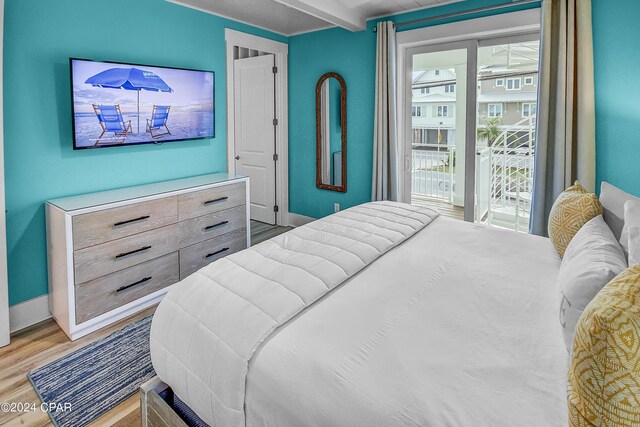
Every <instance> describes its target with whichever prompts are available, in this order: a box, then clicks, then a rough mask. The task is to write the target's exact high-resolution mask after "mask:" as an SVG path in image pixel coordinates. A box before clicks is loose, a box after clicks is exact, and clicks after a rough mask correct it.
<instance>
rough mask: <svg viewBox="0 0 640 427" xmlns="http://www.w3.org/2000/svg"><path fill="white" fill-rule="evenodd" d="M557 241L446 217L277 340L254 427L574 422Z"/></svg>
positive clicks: (259, 377) (252, 373)
mask: <svg viewBox="0 0 640 427" xmlns="http://www.w3.org/2000/svg"><path fill="white" fill-rule="evenodd" d="M559 265H560V260H559V259H558V256H557V255H556V253H555V251H554V249H553V246H552V245H551V243H550V242H549V240H548V239H543V238H540V237H534V236H528V235H522V234H518V233H514V232H510V231H500V230H496V229H491V228H487V227H484V226H477V225H473V224H469V223H464V222H461V221H454V220H450V219H448V218H443V217H439V218H437V219H436V220H434V221H433V223H432V224H431V225H429V226H428V227H426V228H424V229H423V230H422V231H420V232H419V233H417V234H416V235H415V236H414V237H413V238H411V239H409V240H407V241H406V242H405V243H403V244H402V245H400V246H398V247H396V248H395V249H393V250H391V251H390V252H388V253H387V254H385V255H384V256H383V257H381V258H380V259H378V260H377V261H376V262H375V263H373V264H371V265H370V266H369V267H367V268H366V269H365V270H363V271H361V272H360V273H359V274H358V275H357V276H355V277H353V278H352V279H350V280H349V281H347V282H345V283H344V284H343V285H342V286H341V287H340V288H339V289H337V290H336V291H335V292H333V293H331V294H330V295H328V296H327V297H325V298H324V299H323V300H321V301H319V302H317V303H316V304H315V305H314V306H313V307H310V308H309V309H307V310H305V311H304V312H303V313H302V314H300V315H299V316H297V317H296V318H295V319H293V320H292V321H290V322H289V323H288V324H287V325H285V326H284V327H282V328H280V329H279V330H278V331H277V332H276V333H274V334H273V335H271V337H270V338H269V339H268V341H267V342H265V343H264V345H263V346H262V347H261V349H260V350H259V352H257V353H256V354H255V356H254V358H253V360H252V362H251V364H250V365H249V375H248V377H247V395H246V416H247V425H249V426H369V427H372V426H406V425H410V426H437V427H439V426H465V427H466V426H469V427H483V426H487V427H500V426H504V427H517V426H531V427H553V426H566V424H567V412H566V367H567V354H566V350H565V349H564V346H563V341H562V334H561V331H560V327H559V321H558V304H557V301H556V287H555V279H556V275H557V271H558V269H559Z"/></svg>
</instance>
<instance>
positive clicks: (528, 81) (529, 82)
mask: <svg viewBox="0 0 640 427" xmlns="http://www.w3.org/2000/svg"><path fill="white" fill-rule="evenodd" d="M524 84H525V86H530V85H532V84H533V76H529V77H525V78H524Z"/></svg>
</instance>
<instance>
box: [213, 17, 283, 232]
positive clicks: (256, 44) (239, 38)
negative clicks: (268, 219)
mask: <svg viewBox="0 0 640 427" xmlns="http://www.w3.org/2000/svg"><path fill="white" fill-rule="evenodd" d="M224 32H225V41H226V45H227V170H228V172H229V173H230V174H235V172H236V171H235V159H234V155H235V123H234V111H235V101H234V96H233V87H234V77H233V60H234V57H233V51H234V47H235V46H239V47H244V48H248V49H253V50H258V51H261V52H266V53H272V54H274V55H275V62H276V67H278V72H277V73H276V117H277V119H278V126H277V127H276V150H277V154H278V162H277V164H276V204H277V205H278V207H279V212H278V215H277V222H276V223H277V225H282V226H288V225H289V167H288V165H289V155H288V152H289V131H288V130H289V120H288V95H287V94H288V83H287V82H288V77H287V74H288V73H287V72H288V68H287V63H288V60H287V56H288V54H289V46H288V45H287V44H286V43H281V42H277V41H274V40H270V39H266V38H263V37H258V36H254V35H251V34H247V33H242V32H240V31H235V30H231V29H229V28H225V30H224Z"/></svg>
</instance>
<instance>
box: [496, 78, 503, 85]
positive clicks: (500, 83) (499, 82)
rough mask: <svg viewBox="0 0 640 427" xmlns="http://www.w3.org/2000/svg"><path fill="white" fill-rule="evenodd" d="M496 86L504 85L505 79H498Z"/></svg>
mask: <svg viewBox="0 0 640 427" xmlns="http://www.w3.org/2000/svg"><path fill="white" fill-rule="evenodd" d="M496 87H504V79H496Z"/></svg>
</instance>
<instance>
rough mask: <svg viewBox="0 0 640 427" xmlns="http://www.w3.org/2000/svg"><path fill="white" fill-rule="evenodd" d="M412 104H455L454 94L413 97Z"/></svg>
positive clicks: (430, 94)
mask: <svg viewBox="0 0 640 427" xmlns="http://www.w3.org/2000/svg"><path fill="white" fill-rule="evenodd" d="M412 101H413V102H456V95H455V94H444V93H425V94H422V93H421V94H419V95H413V99H412Z"/></svg>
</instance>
